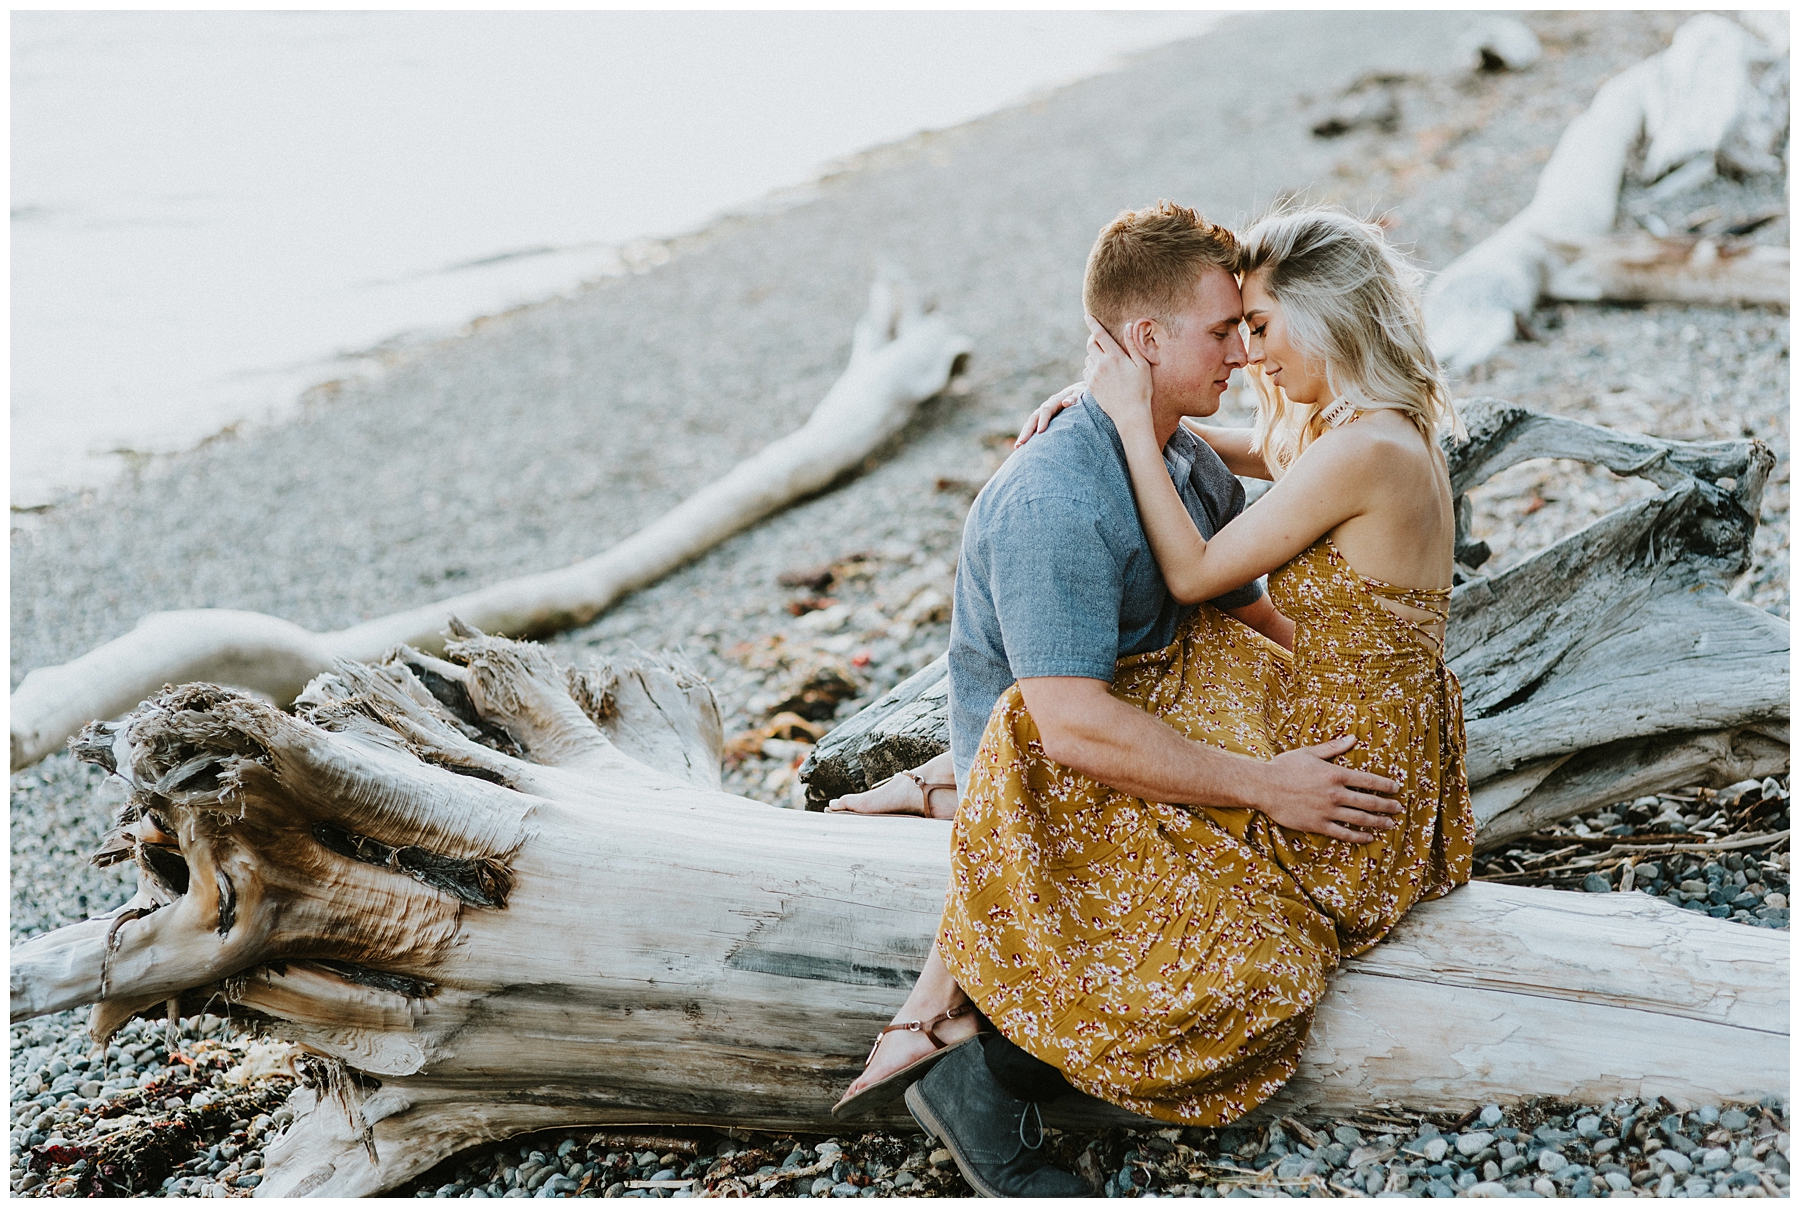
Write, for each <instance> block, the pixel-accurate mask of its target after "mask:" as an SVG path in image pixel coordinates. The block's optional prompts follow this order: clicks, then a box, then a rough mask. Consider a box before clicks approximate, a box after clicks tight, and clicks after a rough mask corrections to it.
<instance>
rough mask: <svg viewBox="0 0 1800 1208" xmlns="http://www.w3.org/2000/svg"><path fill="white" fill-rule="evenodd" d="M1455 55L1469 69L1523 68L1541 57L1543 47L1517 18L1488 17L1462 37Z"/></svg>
mask: <svg viewBox="0 0 1800 1208" xmlns="http://www.w3.org/2000/svg"><path fill="white" fill-rule="evenodd" d="M1456 55H1457V58H1458V59H1460V60H1462V62H1463V63H1464V64H1466V65H1467V66H1468V68H1469V70H1471V71H1524V70H1525V69H1526V68H1528V67H1530V66H1531V65H1532V64H1534V63H1536V62H1537V61H1538V60H1539V59H1541V58H1543V57H1544V48H1543V46H1542V45H1540V44H1539V42H1538V39H1537V35H1536V34H1534V33H1532V32H1531V27H1530V26H1528V25H1526V24H1525V23H1524V22H1523V21H1521V20H1519V19H1518V18H1516V17H1489V18H1487V19H1486V20H1483V21H1481V22H1479V23H1477V24H1476V25H1475V26H1474V27H1473V28H1472V29H1470V30H1469V32H1468V33H1466V34H1464V35H1463V36H1462V38H1461V39H1460V40H1459V41H1458V42H1457V44H1456Z"/></svg>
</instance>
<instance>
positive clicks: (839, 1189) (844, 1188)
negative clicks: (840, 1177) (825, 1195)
mask: <svg viewBox="0 0 1800 1208" xmlns="http://www.w3.org/2000/svg"><path fill="white" fill-rule="evenodd" d="M862 1190H863V1189H862V1188H861V1187H858V1186H856V1184H854V1183H834V1184H832V1187H831V1194H832V1195H834V1196H836V1197H838V1198H839V1199H846V1200H847V1199H852V1198H854V1197H856V1196H858V1195H861V1194H862Z"/></svg>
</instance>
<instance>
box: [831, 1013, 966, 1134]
mask: <svg viewBox="0 0 1800 1208" xmlns="http://www.w3.org/2000/svg"><path fill="white" fill-rule="evenodd" d="M974 1010H975V1004H974V1003H973V1002H963V1003H961V1004H959V1005H957V1006H954V1007H951V1008H950V1009H949V1010H948V1011H945V1012H944V1013H943V1014H941V1015H933V1016H932V1017H931V1018H930V1019H914V1020H910V1021H908V1022H906V1023H890V1024H889V1025H888V1026H887V1027H885V1028H883V1029H881V1031H880V1032H878V1033H877V1034H876V1036H875V1043H874V1044H873V1045H872V1046H871V1047H870V1048H869V1055H868V1056H867V1057H865V1058H864V1059H863V1068H864V1069H868V1068H869V1062H871V1061H873V1060H875V1054H876V1052H877V1051H878V1050H879V1049H880V1048H881V1042H882V1041H883V1040H885V1039H887V1034H888V1033H889V1032H922V1033H924V1035H925V1039H927V1040H929V1041H930V1042H931V1044H932V1050H931V1052H929V1053H926V1054H925V1055H924V1056H923V1057H920V1058H919V1059H918V1060H916V1061H914V1062H912V1063H911V1064H909V1065H903V1066H901V1067H900V1068H899V1069H897V1070H895V1071H894V1072H893V1073H891V1074H889V1075H888V1076H887V1077H886V1078H883V1079H881V1080H880V1081H879V1082H873V1083H870V1084H869V1085H868V1086H865V1087H864V1088H863V1089H862V1090H860V1091H858V1092H857V1093H856V1094H854V1095H845V1096H844V1097H843V1098H842V1099H839V1100H838V1101H837V1103H836V1105H835V1106H833V1107H832V1109H831V1115H832V1117H833V1118H834V1119H837V1120H847V1119H849V1118H850V1117H852V1116H860V1115H863V1114H864V1113H866V1112H869V1111H872V1110H874V1109H875V1108H877V1107H880V1106H881V1105H882V1104H884V1103H890V1102H892V1101H893V1100H895V1099H898V1098H899V1097H900V1096H901V1094H902V1093H904V1092H905V1090H906V1088H907V1087H909V1086H911V1085H912V1084H913V1083H915V1082H917V1081H918V1080H919V1079H921V1078H923V1077H924V1076H925V1075H926V1073H927V1072H929V1071H930V1069H931V1067H932V1066H934V1065H936V1064H937V1063H938V1062H939V1061H942V1060H943V1059H944V1058H945V1057H947V1056H949V1055H950V1054H951V1053H954V1052H955V1051H956V1050H957V1049H960V1048H962V1046H963V1045H965V1044H968V1043H970V1042H971V1041H973V1040H975V1039H976V1038H977V1037H979V1036H980V1035H981V1031H980V1029H979V1028H977V1030H976V1031H975V1033H974V1034H973V1035H970V1036H965V1037H963V1038H962V1039H961V1040H958V1041H954V1042H952V1043H950V1044H945V1043H944V1042H943V1041H941V1040H939V1039H938V1038H937V1031H936V1029H937V1026H938V1025H939V1024H940V1023H943V1022H945V1021H946V1020H950V1019H961V1018H962V1017H963V1016H964V1015H967V1014H969V1013H971V1012H972V1011H974ZM977 1022H978V1023H979V1020H978V1021H977Z"/></svg>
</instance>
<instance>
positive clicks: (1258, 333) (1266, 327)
mask: <svg viewBox="0 0 1800 1208" xmlns="http://www.w3.org/2000/svg"><path fill="white" fill-rule="evenodd" d="M1267 330H1269V325H1268V324H1267V323H1264V324H1263V325H1262V326H1260V327H1252V328H1251V329H1250V334H1251V335H1253V336H1256V337H1258V338H1261V336H1262V333H1263V332H1265V331H1267Z"/></svg>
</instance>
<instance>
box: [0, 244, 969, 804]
mask: <svg viewBox="0 0 1800 1208" xmlns="http://www.w3.org/2000/svg"><path fill="white" fill-rule="evenodd" d="M970 348H971V345H970V343H969V340H968V338H967V337H965V336H963V335H962V334H960V333H959V332H957V331H956V330H955V329H954V328H953V327H952V326H951V325H950V324H949V322H948V321H947V320H946V319H944V318H943V317H942V316H941V315H937V314H928V313H926V311H925V309H924V307H923V306H922V305H921V304H920V302H919V300H918V299H917V298H916V297H914V296H913V295H912V293H911V292H910V291H909V290H908V289H907V288H906V286H905V285H904V283H902V282H900V281H899V280H898V279H897V278H895V277H894V276H893V275H892V274H888V275H882V276H878V277H877V278H876V280H875V283H874V284H873V285H872V286H871V287H870V291H869V309H868V311H867V312H866V313H865V314H864V315H863V316H862V318H861V319H859V320H858V321H857V323H856V327H855V331H854V333H853V336H852V339H851V352H850V364H849V366H848V367H847V368H846V369H845V370H844V373H843V376H841V377H840V378H838V380H837V382H836V383H835V384H834V385H833V386H832V388H831V390H830V391H829V392H828V393H827V394H826V396H825V398H824V399H823V400H822V401H821V402H820V403H819V405H818V406H817V407H816V408H815V409H814V411H813V413H812V415H811V417H810V418H808V419H807V421H806V423H805V424H803V425H802V426H801V427H800V428H799V429H798V430H796V431H794V432H791V433H788V434H787V435H786V436H782V437H779V438H777V439H775V440H773V441H771V442H770V443H769V444H768V445H767V446H765V447H764V448H763V449H762V451H761V452H759V453H757V454H755V455H754V456H752V457H750V458H749V459H747V460H746V461H744V462H742V463H740V464H739V465H738V466H737V467H736V468H734V469H733V470H732V471H731V472H730V473H728V474H726V475H725V476H724V477H723V478H720V479H719V480H717V481H715V482H712V483H710V484H708V485H707V486H705V487H704V488H702V489H701V490H700V491H699V492H697V493H696V494H694V495H693V496H691V497H689V498H688V499H687V500H686V501H684V502H683V503H681V504H680V505H678V506H677V507H675V508H674V509H672V510H671V511H669V512H668V513H666V514H665V515H663V516H662V517H661V518H659V519H658V520H656V521H655V522H654V523H652V524H650V525H649V526H648V527H646V528H644V529H642V530H640V531H639V532H637V533H636V534H634V535H632V536H631V537H628V538H626V539H625V540H624V541H621V542H620V543H619V544H617V545H615V546H613V547H612V548H611V549H609V550H607V551H606V552H604V553H602V554H599V555H597V556H595V557H592V558H588V559H586V560H584V561H581V562H577V563H576V564H574V565H573V566H569V567H565V568H563V569H560V570H553V571H547V572H544V573H542V574H536V575H528V576H525V577H523V578H518V579H509V580H506V581H505V582H501V583H496V584H491V585H489V586H487V587H483V588H478V589H476V590H475V591H472V592H467V593H464V594H462V595H459V596H455V597H453V598H451V599H448V600H441V601H438V602H437V603H435V604H428V605H425V606H423V607H420V608H413V609H408V610H406V611H404V612H400V613H396V614H394V615H392V616H386V617H379V618H376V619H374V620H370V621H365V622H363V623H362V624H360V625H354V626H351V627H350V628H348V629H342V630H337V631H335V632H332V633H325V634H315V633H312V632H311V631H309V630H306V629H303V628H302V627H300V626H298V625H294V624H291V623H290V622H287V621H283V620H281V619H279V618H276V617H271V616H266V615H264V614H261V613H253V612H241V611H232V610H224V609H193V610H187V611H181V612H164V613H154V614H152V615H150V616H148V617H145V618H144V619H143V620H142V621H141V622H139V624H138V626H137V628H135V629H133V630H132V631H131V632H129V633H127V634H125V635H124V636H122V637H119V638H116V639H114V640H113V641H111V642H108V643H106V644H105V645H103V646H100V647H99V648H97V649H95V650H92V651H89V652H88V653H87V654H84V655H82V656H81V657H80V658H78V659H75V660H74V661H73V662H69V663H64V664H61V665H60V666H55V667H41V668H38V669H36V670H34V671H32V672H31V673H29V674H28V675H26V677H25V679H24V680H23V682H21V683H20V685H19V687H18V688H17V689H16V690H15V691H14V692H13V695H12V711H11V724H12V767H13V769H14V770H15V771H16V770H18V769H20V768H23V767H26V766H28V765H29V764H32V763H35V762H36V761H37V760H39V759H42V758H43V757H44V756H45V755H47V754H49V753H50V752H51V751H53V750H56V749H58V748H60V747H61V746H62V745H63V743H64V741H65V740H66V739H67V738H68V737H69V736H70V735H72V734H74V733H75V731H77V730H78V729H80V728H81V727H82V726H83V725H85V724H87V723H88V722H89V721H92V720H94V719H95V718H111V717H117V716H119V715H120V714H122V713H124V712H126V711H127V710H129V709H131V708H132V707H133V706H134V705H136V704H137V703H138V702H140V701H142V700H144V699H145V698H147V697H148V696H149V695H150V694H151V693H153V692H155V691H157V690H158V689H159V688H161V687H162V686H164V685H166V684H170V683H186V682H191V681H195V680H208V681H218V682H221V683H228V684H233V685H236V686H239V687H244V688H249V689H253V690H255V691H258V692H261V693H263V694H265V695H267V696H269V697H272V698H274V699H276V700H278V701H280V702H281V703H283V704H286V703H287V702H288V701H291V700H293V699H294V698H295V697H296V696H297V695H298V694H299V692H300V690H301V689H302V688H303V687H304V686H305V684H306V682H307V681H308V680H309V679H311V678H312V677H313V676H315V675H318V674H320V673H323V672H327V671H329V670H330V669H331V667H332V665H333V663H334V661H335V660H337V659H351V660H370V659H378V658H380V657H382V655H383V654H384V652H386V651H387V650H390V649H392V648H394V647H395V646H400V645H408V646H412V647H415V648H417V649H419V650H423V651H427V652H430V651H435V650H438V649H441V648H442V645H443V642H444V636H443V631H444V626H445V625H446V623H447V622H448V620H449V619H450V618H451V617H452V616H454V617H458V618H460V619H462V620H464V621H466V622H468V623H469V624H471V625H474V626H476V627H478V628H481V629H485V630H488V631H491V632H495V633H507V634H532V635H542V634H546V633H551V632H555V631H557V630H560V629H567V628H570V627H572V626H575V625H582V624H586V623H587V622H588V621H591V620H593V618H594V617H596V616H598V615H599V614H600V613H601V612H603V611H604V610H605V609H606V608H607V607H609V606H610V605H611V604H612V603H613V602H615V601H616V600H618V599H619V598H620V597H622V596H624V595H627V594H629V593H630V592H633V591H636V590H637V589H638V588H640V587H644V586H646V585H647V584H650V583H653V582H655V581H656V580H657V579H660V578H662V577H663V576H664V575H666V574H668V573H669V572H670V571H672V570H674V569H675V568H677V567H679V566H681V565H683V564H685V563H687V562H689V561H691V560H692V559H694V558H695V557H698V556H699V555H700V554H702V553H704V552H705V551H706V550H708V549H711V548H712V547H713V546H715V545H717V544H718V543H719V542H720V541H723V540H724V539H725V538H727V537H729V536H731V535H732V534H734V533H737V532H739V531H741V530H742V529H744V528H747V527H748V526H750V525H752V524H754V523H756V522H757V521H759V520H761V519H763V518H764V517H765V516H768V515H769V514H770V513H772V512H775V511H778V510H779V509H781V508H783V507H786V506H787V505H788V504H790V503H792V502H794V501H795V500H798V499H803V498H805V497H807V496H809V495H812V494H814V493H816V492H818V491H821V490H824V489H826V488H827V487H829V486H830V485H831V484H832V482H834V481H835V480H837V479H838V478H840V477H842V476H843V475H845V474H847V473H851V472H853V471H855V470H856V469H857V468H858V467H860V466H861V465H862V464H863V462H864V461H865V460H866V459H867V458H868V457H869V455H870V454H872V453H874V452H875V450H877V449H878V448H880V447H881V446H882V445H883V444H884V443H885V442H886V441H888V440H890V439H892V438H893V437H894V436H895V435H896V434H898V433H899V432H900V431H901V430H902V429H903V428H905V426H906V424H907V421H908V420H909V419H910V418H911V417H912V415H913V413H914V411H915V410H916V409H917V407H918V404H919V403H921V402H923V401H924V400H925V399H927V398H930V397H933V396H934V395H936V394H938V393H940V392H941V391H943V389H944V388H945V386H946V385H947V384H948V383H949V382H950V381H951V379H953V378H954V377H955V376H956V375H957V374H958V373H960V372H961V371H962V368H963V366H964V365H965V364H966V363H967V359H968V355H969V352H970Z"/></svg>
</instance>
